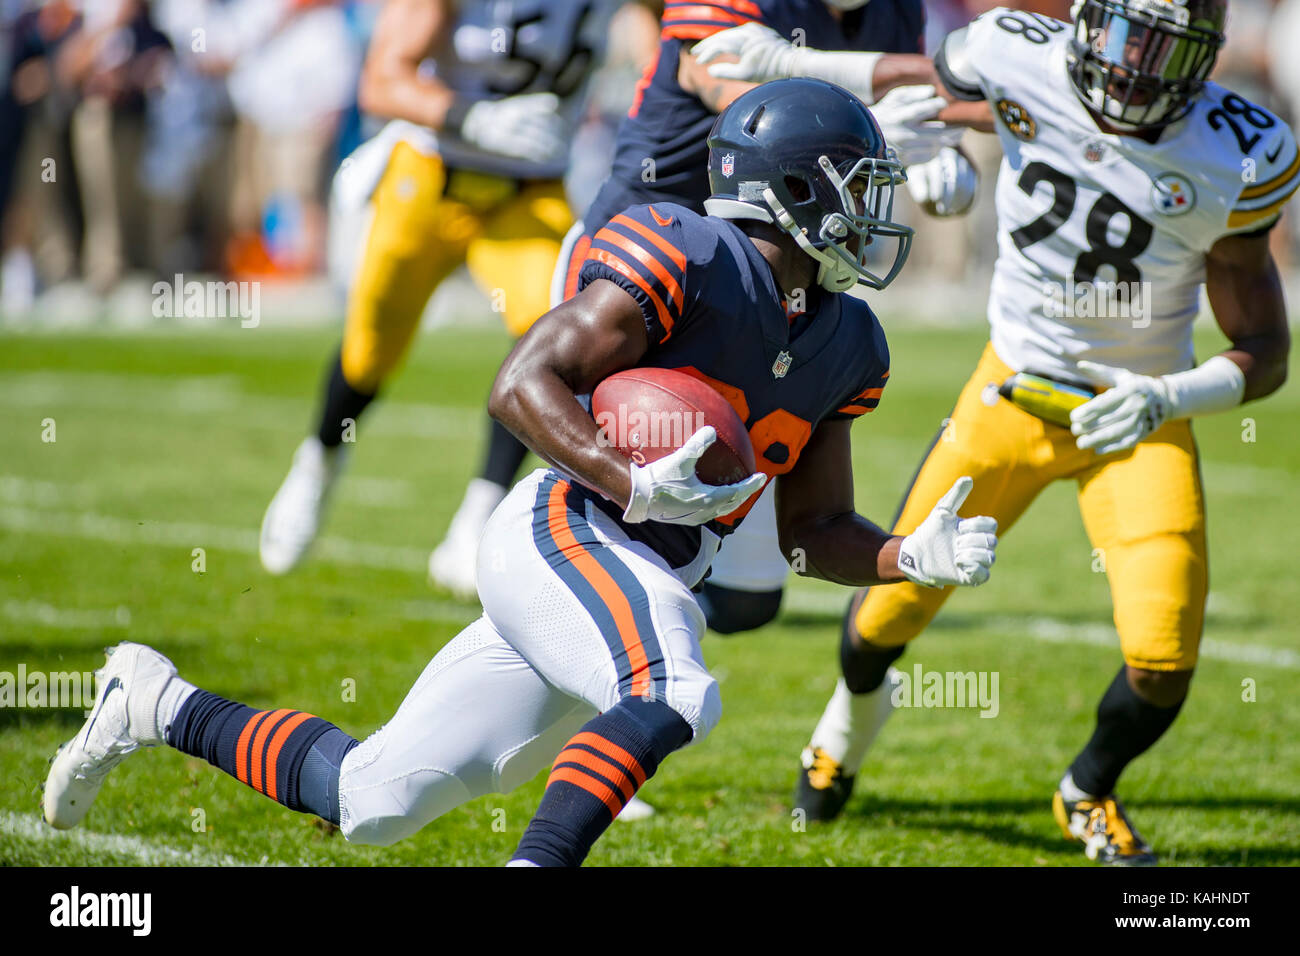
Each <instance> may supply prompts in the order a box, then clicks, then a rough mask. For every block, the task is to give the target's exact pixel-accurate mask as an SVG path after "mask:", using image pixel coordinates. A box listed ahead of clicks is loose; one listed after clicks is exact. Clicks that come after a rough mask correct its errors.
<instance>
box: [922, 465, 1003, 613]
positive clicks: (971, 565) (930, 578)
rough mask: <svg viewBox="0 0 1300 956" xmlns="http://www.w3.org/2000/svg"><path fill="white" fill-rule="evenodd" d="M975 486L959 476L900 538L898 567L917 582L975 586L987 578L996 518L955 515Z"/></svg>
mask: <svg viewBox="0 0 1300 956" xmlns="http://www.w3.org/2000/svg"><path fill="white" fill-rule="evenodd" d="M974 486H975V480H974V479H973V478H970V477H962V478H958V479H957V483H956V484H954V485H953V486H952V487H951V488H949V489H948V493H947V494H946V495H944V496H943V497H942V498H940V499H939V503H938V504H937V505H935V506H934V510H933V511H931V512H930V514H929V515H927V516H926V519H925V520H924V521H922V522H921V526H920V527H919V528H917V529H916V530H915V531H913V532H912V533H911V534H909V535H908V536H907V537H906V538H904V539H903V542H902V544H901V545H900V546H899V549H898V569H899V570H900V571H902V572H903V573H904V574H905V575H907V577H908V578H910V579H911V580H913V581H915V582H916V583H917V584H923V585H925V586H926V587H931V588H939V587H952V586H954V585H959V584H966V585H970V586H971V587H977V586H979V585H981V584H983V583H984V582H985V581H987V580H988V579H989V568H990V567H991V566H992V565H993V560H994V551H995V550H996V549H997V546H998V536H997V530H998V523H997V521H996V520H995V519H993V518H990V517H988V516H987V515H981V516H980V517H978V518H959V517H957V509H958V508H960V507H961V505H962V502H963V501H965V500H966V496H967V495H969V494H970V490H971V488H973V487H974Z"/></svg>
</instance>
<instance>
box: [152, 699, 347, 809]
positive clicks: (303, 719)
mask: <svg viewBox="0 0 1300 956" xmlns="http://www.w3.org/2000/svg"><path fill="white" fill-rule="evenodd" d="M167 743H168V744H170V745H171V746H173V747H175V748H176V749H177V750H179V751H181V752H182V753H187V754H190V755H191V756H194V757H202V758H203V759H204V760H206V761H207V762H208V763H210V764H212V765H213V766H214V767H217V768H219V769H221V770H224V771H225V772H226V773H228V774H230V775H231V776H232V777H234V778H235V779H237V780H239V781H240V782H241V783H246V784H248V785H249V786H250V787H252V788H253V789H254V790H256V791H258V792H259V793H262V794H265V795H266V796H268V797H270V798H271V799H272V800H275V801H277V802H279V803H282V804H284V805H285V806H286V807H288V808H289V809H290V810H300V811H302V812H304V813H314V814H316V816H318V817H321V818H322V819H325V820H329V821H330V822H331V823H335V824H337V823H338V822H339V807H338V790H339V787H338V779H339V765H340V764H341V763H342V762H343V758H344V757H345V756H347V753H348V751H349V750H351V749H352V748H353V747H355V746H356V745H357V741H356V740H355V739H354V738H352V737H349V736H348V735H347V734H345V733H344V732H343V731H341V730H339V729H338V728H337V727H335V726H334V725H333V724H331V723H330V722H329V721H327V720H321V718H319V717H314V716H312V715H311V714H305V713H303V712H302V711H297V710H254V709H253V708H252V707H247V706H245V705H244V704H240V703H237V702H236V701H233V700H226V699H225V698H224V697H218V696H217V695H216V694H210V693H208V692H207V691H205V690H197V691H195V692H194V693H192V694H190V696H189V697H188V698H187V699H186V701H185V703H184V704H182V705H181V709H180V712H179V713H178V714H177V715H176V719H175V720H174V721H172V723H171V725H170V726H169V727H168V728H167Z"/></svg>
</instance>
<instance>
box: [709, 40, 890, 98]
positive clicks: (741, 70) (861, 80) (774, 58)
mask: <svg viewBox="0 0 1300 956" xmlns="http://www.w3.org/2000/svg"><path fill="white" fill-rule="evenodd" d="M691 54H692V55H693V56H694V57H695V59H696V60H697V61H698V62H700V63H706V64H708V65H709V75H710V76H716V77H718V78H719V79H722V80H745V81H748V82H750V83H766V82H768V81H769V80H781V79H785V78H786V77H788V76H810V77H814V78H816V79H819V80H826V81H827V82H830V83H834V84H835V85H836V86H842V87H844V88H845V89H846V90H848V91H849V92H850V93H852V94H854V95H855V96H857V97H859V98H860V99H861V100H862V101H863V102H864V103H866V104H867V105H868V106H870V105H871V104H872V103H873V102H875V93H874V91H873V89H872V81H873V79H874V77H875V73H876V64H877V63H878V62H880V58H881V57H882V56H884V54H883V53H863V52H859V51H857V50H814V49H811V48H810V47H805V46H796V45H795V44H793V43H791V42H790V41H789V40H787V39H786V38H785V37H783V36H781V34H779V33H777V32H776V31H775V30H773V29H772V28H771V27H766V26H763V25H762V24H761V23H746V24H744V25H743V26H738V27H732V28H731V29H729V30H721V31H719V32H717V33H715V34H713V35H712V36H709V37H705V38H704V39H703V40H701V41H700V42H699V43H697V44H696V45H695V46H694V47H692V48H691ZM720 56H734V57H737V58H738V59H737V62H735V63H714V62H713V61H714V60H716V59H717V58H718V57H720Z"/></svg>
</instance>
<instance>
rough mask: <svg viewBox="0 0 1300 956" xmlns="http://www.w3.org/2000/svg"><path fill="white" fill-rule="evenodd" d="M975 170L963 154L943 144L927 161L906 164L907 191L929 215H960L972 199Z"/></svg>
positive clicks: (976, 186)
mask: <svg viewBox="0 0 1300 956" xmlns="http://www.w3.org/2000/svg"><path fill="white" fill-rule="evenodd" d="M979 184H980V175H979V171H978V170H977V169H976V168H975V166H974V165H973V164H972V163H971V161H970V160H969V159H967V158H966V154H965V153H963V152H962V151H961V150H959V149H957V148H956V147H953V146H945V147H943V149H941V150H939V155H938V156H936V157H935V158H934V159H932V160H930V161H929V162H928V163H919V164H917V165H916V166H909V167H908V170H907V191H908V192H909V193H911V194H912V199H914V200H915V201H916V204H917V205H918V206H920V207H921V208H922V209H924V210H925V211H926V212H927V213H929V214H930V215H931V216H960V215H962V214H963V213H965V212H966V211H967V210H969V209H970V207H971V205H972V204H973V203H974V202H975V193H976V191H977V190H978V189H979Z"/></svg>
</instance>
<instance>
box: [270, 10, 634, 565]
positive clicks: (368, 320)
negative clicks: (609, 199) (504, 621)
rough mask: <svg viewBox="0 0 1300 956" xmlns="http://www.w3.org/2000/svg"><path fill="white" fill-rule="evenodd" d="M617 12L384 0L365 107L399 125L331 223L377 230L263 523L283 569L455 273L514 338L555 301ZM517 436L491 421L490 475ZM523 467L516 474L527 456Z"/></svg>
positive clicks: (351, 181)
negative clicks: (463, 271)
mask: <svg viewBox="0 0 1300 956" xmlns="http://www.w3.org/2000/svg"><path fill="white" fill-rule="evenodd" d="M613 7H614V4H613V3H606V2H603V0H519V2H515V3H510V4H502V3H493V2H488V0H468V2H464V3H451V2H449V0H389V2H388V3H387V4H386V5H385V6H384V8H383V10H382V12H381V13H380V15H379V19H378V22H377V23H376V26H375V32H374V37H373V40H372V42H371V46H370V50H369V52H368V55H367V57H366V62H365V66H364V69H363V71H362V74H361V85H360V105H361V107H362V109H363V110H364V111H365V112H367V113H371V114H375V115H379V116H385V117H390V118H391V119H392V122H390V123H389V124H388V125H387V126H385V127H384V129H383V130H382V131H381V132H380V133H379V134H378V135H377V136H376V137H374V138H373V139H372V140H370V141H368V142H367V143H366V144H364V145H363V146H362V147H361V148H360V149H358V150H357V152H356V153H355V154H354V155H353V156H352V157H351V159H350V161H349V162H347V163H345V164H344V166H343V168H342V169H341V170H340V171H339V173H338V174H337V176H336V177H335V186H334V192H333V196H332V200H331V202H332V204H333V206H334V208H335V211H336V215H337V219H336V228H337V229H340V230H342V232H343V234H344V237H346V236H347V234H348V233H349V232H351V230H352V228H353V226H354V224H355V220H349V217H348V213H349V212H355V211H357V210H364V211H365V218H366V219H367V220H368V225H367V226H365V227H364V235H365V240H364V244H363V246H362V247H361V251H360V259H359V262H358V263H357V265H356V267H355V270H353V271H352V279H351V288H350V290H349V295H348V306H347V320H346V325H345V327H344V333H343V341H342V344H341V346H340V348H339V351H338V353H337V355H336V356H334V358H333V359H332V360H331V362H330V364H329V367H328V371H327V374H326V377H325V383H324V387H323V394H322V398H321V409H320V417H319V422H318V427H317V429H316V432H315V434H313V435H310V436H309V437H307V438H306V439H304V441H303V442H302V443H301V444H300V445H299V447H298V449H297V451H296V452H295V454H294V458H293V464H292V467H291V468H290V471H289V474H288V476H287V477H286V478H285V480H284V482H283V484H282V485H281V486H280V489H279V491H278V492H276V495H275V497H274V498H273V499H272V501H271V504H270V506H269V507H268V508H267V511H266V515H265V518H264V519H263V522H262V532H261V541H260V554H261V559H262V564H263V566H264V567H265V568H266V569H267V570H268V571H270V572H271V573H273V574H283V573H285V572H287V571H289V570H291V569H292V568H293V567H294V566H295V565H296V564H297V563H298V562H299V561H300V560H301V559H302V557H303V555H304V554H305V553H306V551H307V548H308V547H309V545H310V544H311V542H312V540H313V539H314V538H315V537H316V534H317V531H318V530H319V526H320V521H321V517H322V514H323V511H324V508H325V505H326V502H327V499H328V497H329V494H330V490H331V488H332V486H333V484H334V481H335V480H336V478H337V477H338V474H339V472H340V469H341V468H342V467H343V464H344V461H345V459H346V451H345V449H344V448H343V445H344V444H345V443H347V442H350V441H352V440H354V439H355V429H356V423H357V420H358V419H359V418H360V416H361V415H362V413H363V412H364V411H365V409H366V407H367V406H368V405H369V404H370V402H371V401H373V399H374V398H375V396H376V394H377V393H378V391H379V389H380V387H381V386H382V384H383V382H384V381H385V380H386V379H387V377H388V376H389V375H391V374H392V372H393V370H394V369H395V368H396V366H397V364H398V363H399V362H400V360H401V359H402V357H403V355H404V354H405V353H406V351H407V348H408V347H409V345H410V342H411V339H412V336H413V335H414V333H415V331H416V328H417V326H418V324H419V320H420V316H421V314H422V313H423V311H424V307H425V305H426V303H427V302H428V300H429V297H430V296H431V295H432V293H433V291H434V289H435V288H437V286H438V284H439V283H440V282H441V281H442V280H443V279H444V278H446V277H447V276H448V275H449V274H450V273H451V272H452V271H453V270H454V269H455V268H456V267H457V266H459V265H460V264H462V263H464V264H466V265H467V267H468V269H469V272H470V274H471V275H472V276H473V278H474V280H475V282H476V283H477V284H478V285H479V286H480V287H481V288H482V289H484V290H485V291H486V292H487V293H488V294H489V296H491V297H492V298H493V300H494V302H495V303H496V304H497V305H498V306H499V308H500V310H501V311H502V312H503V313H504V317H505V322H506V326H507V328H508V329H509V330H510V332H511V333H512V334H514V335H520V334H522V333H523V332H524V331H525V330H526V329H527V328H528V327H529V325H530V324H531V323H532V322H533V321H534V320H535V319H536V318H537V317H538V316H540V315H541V314H542V313H543V312H545V311H546V308H547V302H548V297H547V286H548V280H549V277H550V274H551V272H552V270H553V268H554V264H555V262H556V259H557V257H558V256H559V252H560V242H561V239H562V238H563V236H564V234H565V231H566V230H567V229H568V228H569V226H570V225H571V224H572V222H573V216H572V214H571V213H570V210H569V206H568V203H567V202H566V198H565V193H564V185H563V177H564V172H565V169H566V167H567V165H568V156H569V144H570V139H571V136H572V132H573V129H574V128H575V125H576V120H577V118H578V114H579V112H580V111H581V109H582V98H583V94H584V90H585V87H586V83H587V80H588V78H589V76H590V74H591V72H592V70H593V69H594V67H595V65H596V62H597V58H598V56H599V52H600V49H601V47H602V45H603V43H604V40H605V37H606V32H607V25H608V20H609V14H610V13H611V12H612V9H613ZM353 234H355V233H353ZM507 437H508V436H505V435H504V434H503V432H502V431H501V430H500V429H499V428H497V427H494V428H493V431H492V436H491V438H490V440H489V447H488V462H489V465H488V470H489V472H492V471H495V470H498V466H497V465H496V464H495V460H496V459H497V458H499V457H501V456H502V455H505V456H507V457H512V456H513V455H514V452H513V451H502V449H501V447H500V445H501V444H502V442H503V440H504V439H506V438H507ZM508 443H509V444H510V446H511V448H512V449H513V448H515V447H521V446H517V443H516V442H515V441H514V439H513V438H509V439H508ZM521 457H522V455H520V458H521ZM512 460H513V464H512V465H511V468H510V472H511V474H512V475H513V470H514V468H516V467H517V466H518V463H519V462H518V460H514V459H513V457H512ZM484 484H485V483H484V482H479V483H476V484H475V485H474V486H473V488H472V489H471V497H473V498H475V500H476V501H478V500H482V499H484V498H492V493H491V490H490V489H488V488H485V487H484ZM486 484H489V485H490V484H491V482H490V481H488V482H486ZM502 494H504V490H503V491H502ZM497 500H499V495H498V496H496V498H495V499H494V500H491V505H492V506H493V507H494V506H495V504H496V501H497ZM489 511H490V508H489ZM434 563H436V562H434Z"/></svg>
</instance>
